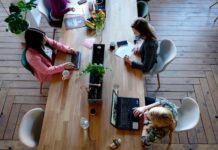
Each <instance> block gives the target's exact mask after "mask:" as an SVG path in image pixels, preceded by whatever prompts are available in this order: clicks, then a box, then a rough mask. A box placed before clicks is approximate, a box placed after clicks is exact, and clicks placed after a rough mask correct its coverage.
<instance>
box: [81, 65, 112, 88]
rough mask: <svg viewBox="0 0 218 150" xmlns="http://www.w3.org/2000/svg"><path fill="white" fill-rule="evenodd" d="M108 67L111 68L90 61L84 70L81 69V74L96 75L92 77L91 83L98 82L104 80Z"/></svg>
mask: <svg viewBox="0 0 218 150" xmlns="http://www.w3.org/2000/svg"><path fill="white" fill-rule="evenodd" d="M108 69H109V68H105V67H104V66H103V65H102V64H96V63H93V64H91V63H90V64H88V65H87V66H86V68H85V69H84V70H82V71H81V73H80V75H84V74H87V73H90V76H91V75H92V77H94V78H93V79H90V83H93V84H95V83H96V84H98V83H100V82H102V80H103V76H104V74H105V73H106V70H108Z"/></svg>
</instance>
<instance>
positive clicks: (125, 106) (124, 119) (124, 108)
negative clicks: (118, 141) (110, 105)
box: [120, 99, 130, 126]
mask: <svg viewBox="0 0 218 150" xmlns="http://www.w3.org/2000/svg"><path fill="white" fill-rule="evenodd" d="M120 104H121V110H120V125H121V126H129V124H130V122H129V121H130V119H129V113H130V112H129V111H130V110H129V101H128V100H126V99H122V100H121V103H120ZM127 113H128V115H126V114H127Z"/></svg>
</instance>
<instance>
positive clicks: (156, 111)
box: [133, 97, 177, 147]
mask: <svg viewBox="0 0 218 150" xmlns="http://www.w3.org/2000/svg"><path fill="white" fill-rule="evenodd" d="M145 102H146V106H142V107H137V108H133V114H134V116H142V115H143V116H144V126H143V130H142V135H141V142H142V146H144V147H148V146H150V145H151V144H152V143H153V142H154V141H155V140H156V139H157V138H158V139H161V138H163V137H164V136H166V135H169V139H170V141H169V144H171V141H172V133H173V131H174V129H175V127H176V118H177V108H176V105H175V104H173V103H171V102H169V101H168V100H166V99H163V98H151V97H145Z"/></svg>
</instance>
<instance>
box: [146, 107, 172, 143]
mask: <svg viewBox="0 0 218 150" xmlns="http://www.w3.org/2000/svg"><path fill="white" fill-rule="evenodd" d="M149 115H150V120H151V122H152V124H151V127H153V128H168V130H169V137H170V143H171V140H172V133H173V131H174V130H175V127H176V121H175V119H174V118H173V114H172V112H171V111H170V110H169V109H167V108H164V107H154V108H151V109H150V110H149Z"/></svg>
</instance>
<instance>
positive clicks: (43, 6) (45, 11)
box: [37, 0, 62, 39]
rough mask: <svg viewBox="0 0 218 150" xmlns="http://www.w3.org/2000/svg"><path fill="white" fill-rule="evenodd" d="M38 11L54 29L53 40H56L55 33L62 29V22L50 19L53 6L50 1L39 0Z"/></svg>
mask: <svg viewBox="0 0 218 150" xmlns="http://www.w3.org/2000/svg"><path fill="white" fill-rule="evenodd" d="M37 9H38V10H39V12H40V13H41V14H42V15H43V16H44V17H45V19H46V20H47V22H48V24H49V25H50V26H51V27H53V36H52V37H53V39H54V38H55V32H56V30H57V29H59V28H61V26H62V21H53V20H51V17H50V12H51V4H50V0H38V5H37Z"/></svg>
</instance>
